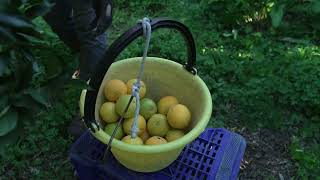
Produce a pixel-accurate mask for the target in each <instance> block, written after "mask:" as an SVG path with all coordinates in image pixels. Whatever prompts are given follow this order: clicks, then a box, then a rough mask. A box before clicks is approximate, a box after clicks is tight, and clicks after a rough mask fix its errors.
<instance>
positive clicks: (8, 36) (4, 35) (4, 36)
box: [0, 26, 16, 41]
mask: <svg viewBox="0 0 320 180" xmlns="http://www.w3.org/2000/svg"><path fill="white" fill-rule="evenodd" d="M0 37H1V41H5V40H7V41H16V38H15V37H14V35H13V34H12V32H11V31H9V30H8V29H6V28H4V27H1V26H0Z"/></svg>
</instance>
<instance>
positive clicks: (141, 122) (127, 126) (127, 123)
mask: <svg viewBox="0 0 320 180" xmlns="http://www.w3.org/2000/svg"><path fill="white" fill-rule="evenodd" d="M133 121H134V117H133V118H130V119H125V120H124V122H123V130H124V132H125V133H126V134H131V128H132V124H133ZM146 126H147V124H146V120H145V119H144V118H143V117H142V116H141V115H139V117H138V128H139V130H138V133H137V134H138V135H141V134H142V133H143V132H144V131H145V130H146Z"/></svg>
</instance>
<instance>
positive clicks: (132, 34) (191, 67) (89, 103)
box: [83, 18, 197, 132]
mask: <svg viewBox="0 0 320 180" xmlns="http://www.w3.org/2000/svg"><path fill="white" fill-rule="evenodd" d="M150 25H151V30H152V31H153V30H156V29H159V28H168V29H175V30H178V31H179V32H180V33H181V34H182V35H183V37H184V40H185V42H186V45H187V53H188V61H187V62H186V63H185V64H184V68H185V69H186V70H187V71H189V72H190V73H192V74H194V75H196V74H197V70H196V68H195V65H196V46H195V42H194V39H193V36H192V34H191V32H190V30H189V29H188V28H187V27H186V26H185V25H184V24H182V23H181V22H178V21H175V20H172V19H167V18H156V19H150ZM142 35H143V28H142V26H141V24H140V23H138V24H137V25H135V26H133V27H132V28H130V29H129V30H127V31H126V32H125V33H124V34H122V35H121V36H120V37H119V38H118V39H117V40H115V41H114V42H113V43H112V44H111V45H110V47H109V48H108V49H107V51H106V52H105V54H104V56H103V58H102V60H101V61H100V62H99V64H98V65H97V66H96V69H95V73H94V74H93V76H92V78H91V79H90V83H89V85H90V86H91V87H92V89H91V90H87V92H86V98H85V103H84V118H83V119H84V122H85V124H86V125H87V127H89V128H90V129H91V130H92V131H93V132H95V129H96V128H98V129H99V126H98V124H97V123H96V121H95V120H94V119H95V116H94V114H95V102H96V98H97V95H98V90H99V88H100V85H101V83H102V81H103V78H104V76H105V74H106V72H107V71H108V69H109V67H110V66H111V64H112V63H113V62H114V61H115V59H116V58H117V57H118V55H119V54H120V53H121V52H122V51H123V50H124V49H125V48H126V47H127V46H128V45H129V44H130V43H131V42H133V41H134V40H135V39H137V38H138V37H139V36H142ZM92 123H94V124H95V126H96V127H93V126H92Z"/></svg>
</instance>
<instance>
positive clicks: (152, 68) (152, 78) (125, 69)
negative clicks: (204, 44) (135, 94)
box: [80, 47, 212, 172]
mask: <svg viewBox="0 0 320 180" xmlns="http://www.w3.org/2000/svg"><path fill="white" fill-rule="evenodd" d="M111 49H112V47H111ZM115 49H117V48H115ZM193 51H195V50H194V49H193ZM141 59H142V58H141V57H135V58H129V59H124V60H120V61H117V62H114V63H112V64H111V66H110V67H108V68H107V71H106V73H105V74H104V76H103V78H101V77H100V78H97V79H99V80H98V81H97V80H95V81H94V82H91V81H92V80H91V81H90V84H92V85H93V86H99V88H98V89H96V92H95V91H88V92H87V93H82V99H84V98H83V97H84V96H85V97H86V99H85V108H84V107H82V106H80V109H81V112H84V119H85V122H86V124H87V126H91V128H90V129H91V131H92V134H93V135H94V136H95V137H96V138H97V139H99V140H100V141H101V142H103V143H104V144H108V142H109V140H110V136H109V135H108V134H106V133H105V132H104V131H103V130H102V129H103V128H102V127H104V122H103V121H101V119H100V116H99V109H100V107H101V105H102V104H103V103H104V102H105V101H106V99H105V97H104V93H103V88H104V85H105V84H106V82H108V81H109V80H111V79H120V80H123V81H125V82H126V81H128V80H129V79H133V78H136V77H137V74H138V72H139V68H140V63H141ZM101 69H102V68H101ZM99 72H101V73H99ZM99 72H98V73H97V74H100V75H101V74H103V70H101V71H99ZM96 77H99V75H96ZM142 81H144V82H145V84H146V87H147V93H146V97H148V98H151V99H153V100H155V101H158V100H159V99H160V98H161V97H163V96H167V95H172V96H175V97H177V99H178V100H179V102H180V103H182V104H184V105H186V106H187V107H188V108H189V109H190V111H191V114H192V120H191V123H190V126H189V127H188V133H186V134H185V136H183V137H182V138H180V139H178V140H175V141H172V142H169V143H166V144H161V145H153V146H144V145H131V144H127V143H124V142H122V141H120V140H117V139H113V141H112V144H111V152H112V154H113V155H114V157H115V158H116V159H117V160H118V161H119V162H120V163H121V164H122V165H124V166H125V167H127V168H128V169H131V170H134V171H138V172H154V171H158V170H161V169H163V168H165V167H167V166H169V165H170V164H171V163H172V162H173V161H175V160H176V159H177V157H178V156H179V154H180V153H181V151H182V150H183V148H184V147H185V146H186V145H187V144H189V143H191V142H192V141H193V140H194V139H196V138H197V137H198V136H199V135H200V134H201V133H202V132H203V131H204V130H205V128H206V126H207V124H208V122H209V120H210V117H211V112H212V99H211V94H210V91H209V89H208V88H207V86H206V84H205V83H204V82H203V80H202V79H201V78H200V77H199V76H198V75H195V74H192V73H190V72H189V71H187V70H186V68H185V66H183V65H181V64H179V63H176V62H174V61H171V60H168V59H163V58H157V57H148V58H147V59H146V62H145V69H144V74H143V78H142ZM91 106H94V107H91ZM92 114H94V115H93V116H91V115H92ZM92 118H94V119H95V120H96V122H97V124H92V122H91V124H90V120H92ZM97 126H99V127H100V128H99V127H97Z"/></svg>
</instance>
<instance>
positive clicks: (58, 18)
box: [43, 0, 80, 52]
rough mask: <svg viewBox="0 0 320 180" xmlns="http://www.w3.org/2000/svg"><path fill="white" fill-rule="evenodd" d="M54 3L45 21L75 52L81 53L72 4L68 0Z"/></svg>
mask: <svg viewBox="0 0 320 180" xmlns="http://www.w3.org/2000/svg"><path fill="white" fill-rule="evenodd" d="M54 3H55V5H54V6H53V7H52V9H51V10H50V12H49V13H47V14H46V15H45V16H43V19H44V20H45V21H46V22H47V23H48V25H49V26H50V27H51V29H52V31H53V32H55V33H56V34H57V35H58V36H59V38H60V39H61V40H62V41H63V42H64V43H65V44H66V45H67V46H68V47H69V48H70V49H71V50H72V51H73V52H79V51H80V42H79V40H78V36H77V34H76V31H75V27H74V21H73V18H72V7H71V4H70V3H69V1H68V0H54Z"/></svg>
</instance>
